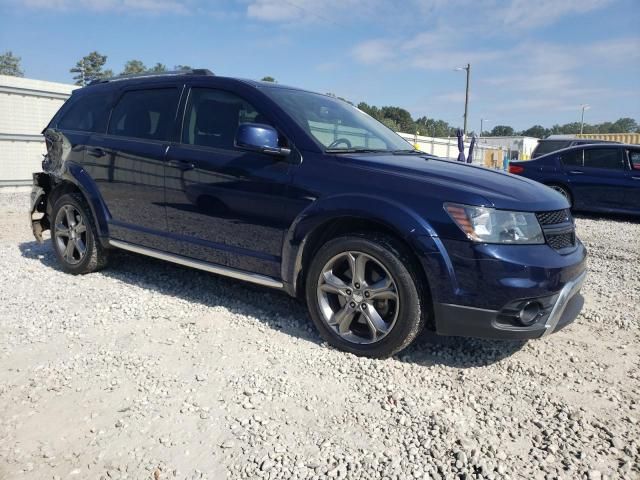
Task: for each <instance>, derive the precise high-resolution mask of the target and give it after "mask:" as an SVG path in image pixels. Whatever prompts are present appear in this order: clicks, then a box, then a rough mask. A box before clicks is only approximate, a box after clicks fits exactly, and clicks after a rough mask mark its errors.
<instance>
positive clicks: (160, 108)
mask: <svg viewBox="0 0 640 480" xmlns="http://www.w3.org/2000/svg"><path fill="white" fill-rule="evenodd" d="M179 97H180V93H179V91H178V89H177V88H156V89H149V90H132V91H128V92H125V93H124V95H122V97H121V98H120V101H119V102H118V104H117V105H116V106H115V108H114V109H113V113H112V114H111V120H110V121H109V132H108V133H109V134H111V135H118V136H122V137H133V138H141V139H145V140H169V139H170V138H171V133H172V132H173V126H174V121H175V116H176V109H177V107H178V100H179Z"/></svg>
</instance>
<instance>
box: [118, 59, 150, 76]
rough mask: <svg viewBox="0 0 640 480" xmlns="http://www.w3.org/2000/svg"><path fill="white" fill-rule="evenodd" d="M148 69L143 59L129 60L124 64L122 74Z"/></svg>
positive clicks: (142, 71)
mask: <svg viewBox="0 0 640 480" xmlns="http://www.w3.org/2000/svg"><path fill="white" fill-rule="evenodd" d="M146 71H147V67H145V66H144V63H142V61H141V60H129V61H128V62H127V63H125V64H124V70H122V72H121V73H120V75H135V74H137V73H144V72H146Z"/></svg>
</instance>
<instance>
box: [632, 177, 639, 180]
mask: <svg viewBox="0 0 640 480" xmlns="http://www.w3.org/2000/svg"><path fill="white" fill-rule="evenodd" d="M631 178H633V179H634V180H640V177H631Z"/></svg>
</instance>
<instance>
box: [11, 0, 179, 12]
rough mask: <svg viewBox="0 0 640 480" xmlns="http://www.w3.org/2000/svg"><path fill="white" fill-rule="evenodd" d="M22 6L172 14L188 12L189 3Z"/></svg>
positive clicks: (120, 0)
mask: <svg viewBox="0 0 640 480" xmlns="http://www.w3.org/2000/svg"><path fill="white" fill-rule="evenodd" d="M20 4H21V5H22V6H26V7H29V8H34V9H47V10H76V11H77V10H79V9H85V10H92V11H95V12H106V11H116V12H133V13H154V14H155V13H173V14H186V13H188V12H189V5H188V4H189V2H188V1H180V0H22V1H21V2H20Z"/></svg>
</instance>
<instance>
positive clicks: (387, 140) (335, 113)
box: [264, 87, 413, 153]
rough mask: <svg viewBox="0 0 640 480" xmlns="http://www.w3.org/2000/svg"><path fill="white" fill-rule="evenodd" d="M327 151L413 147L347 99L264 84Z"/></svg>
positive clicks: (385, 149)
mask: <svg viewBox="0 0 640 480" xmlns="http://www.w3.org/2000/svg"><path fill="white" fill-rule="evenodd" d="M264 92H265V93H266V94H267V95H268V96H269V97H271V98H272V99H273V100H274V101H275V102H277V103H278V105H280V106H281V107H282V108H283V109H284V110H285V111H286V112H287V113H288V114H289V115H290V116H291V117H292V118H293V119H294V120H295V121H296V123H298V125H300V126H301V127H302V128H303V129H304V130H306V131H307V132H309V134H310V135H311V136H312V137H313V138H314V139H316V140H317V141H318V143H320V144H321V145H322V146H323V147H324V149H325V151H327V152H335V153H340V152H353V151H398V150H413V148H412V146H411V144H409V142H407V141H406V140H404V139H403V138H402V137H400V136H399V135H397V134H396V133H395V132H393V131H392V130H390V129H388V128H387V127H385V126H384V125H383V124H382V123H380V122H378V121H377V120H374V119H373V118H371V117H370V116H369V115H367V114H366V113H364V112H362V111H360V110H358V109H357V108H356V107H354V106H352V105H350V104H349V103H347V102H345V101H344V100H340V99H337V98H332V97H329V96H326V95H320V94H317V93H310V92H304V91H300V90H291V89H286V88H273V87H270V88H265V89H264Z"/></svg>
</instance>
